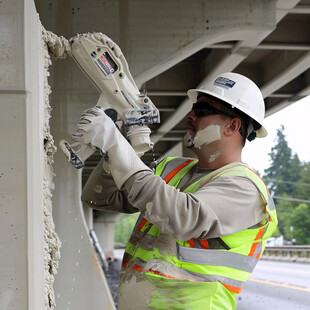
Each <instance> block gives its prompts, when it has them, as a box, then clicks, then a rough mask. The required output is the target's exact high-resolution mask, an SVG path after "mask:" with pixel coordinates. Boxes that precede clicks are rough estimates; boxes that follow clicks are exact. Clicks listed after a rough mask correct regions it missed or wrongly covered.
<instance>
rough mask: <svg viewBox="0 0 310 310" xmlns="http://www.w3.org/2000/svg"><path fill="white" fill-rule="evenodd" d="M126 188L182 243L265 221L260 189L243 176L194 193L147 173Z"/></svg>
mask: <svg viewBox="0 0 310 310" xmlns="http://www.w3.org/2000/svg"><path fill="white" fill-rule="evenodd" d="M125 188H126V191H127V193H128V197H127V198H128V201H129V203H130V204H131V205H132V206H135V207H136V208H137V209H139V211H140V212H141V214H142V215H143V216H144V217H145V218H146V219H147V220H149V221H150V222H151V223H153V224H154V225H155V226H157V227H158V228H159V229H160V230H161V231H163V232H165V233H168V234H171V235H172V236H173V237H174V238H175V239H178V240H189V239H191V238H201V239H205V238H214V237H220V236H224V235H228V234H232V233H236V232H238V231H241V230H244V229H246V228H250V227H252V226H254V225H257V224H259V223H260V222H261V221H262V220H263V218H264V207H265V206H264V203H263V201H262V199H261V196H260V194H259V192H258V189H257V188H256V186H255V185H254V184H253V183H252V182H251V181H250V180H248V179H246V178H243V177H224V176H223V177H219V178H217V179H215V180H213V181H212V182H210V183H209V184H207V185H205V186H204V187H202V188H201V189H199V190H198V191H197V192H195V193H194V194H191V193H183V192H181V191H180V190H178V189H176V188H174V187H173V186H170V185H167V184H166V183H165V182H164V181H163V180H162V179H161V178H160V177H159V176H156V175H153V174H152V173H151V172H144V173H137V174H135V175H134V176H132V177H131V178H130V179H129V180H127V181H126V183H125Z"/></svg>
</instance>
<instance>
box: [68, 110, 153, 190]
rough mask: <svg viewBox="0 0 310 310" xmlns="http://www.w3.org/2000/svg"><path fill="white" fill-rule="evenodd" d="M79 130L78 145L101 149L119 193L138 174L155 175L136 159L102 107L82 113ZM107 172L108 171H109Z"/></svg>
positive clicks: (76, 134) (76, 135)
mask: <svg viewBox="0 0 310 310" xmlns="http://www.w3.org/2000/svg"><path fill="white" fill-rule="evenodd" d="M77 127H78V130H77V132H76V133H75V134H73V135H72V139H73V140H74V141H77V142H82V143H85V144H91V146H92V147H95V148H97V149H100V150H101V152H102V153H103V154H104V156H105V158H106V163H105V165H104V168H105V169H106V165H107V166H108V170H110V171H108V172H110V173H111V175H112V177H113V179H114V182H115V184H116V186H117V187H118V189H121V188H122V186H123V184H124V183H125V182H126V181H127V180H128V179H129V178H130V177H131V176H132V175H134V174H135V173H137V172H139V171H152V170H151V169H150V168H148V167H147V166H146V165H145V164H144V163H143V162H142V161H141V159H140V158H139V157H138V156H137V154H136V153H135V151H134V149H133V148H132V147H131V145H130V144H129V143H128V141H127V140H126V139H125V138H124V137H123V135H122V134H121V133H120V131H119V130H118V128H117V127H116V125H115V124H114V123H113V121H112V120H111V118H110V117H109V116H107V115H106V114H105V113H104V110H103V109H102V108H101V107H99V106H96V107H93V108H90V109H87V110H85V111H84V112H83V114H82V116H81V119H80V122H79V123H78V125H77ZM106 170H107V169H106Z"/></svg>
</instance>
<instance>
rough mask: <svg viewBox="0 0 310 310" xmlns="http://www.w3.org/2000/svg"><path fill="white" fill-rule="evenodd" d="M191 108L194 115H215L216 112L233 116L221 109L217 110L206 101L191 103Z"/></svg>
mask: <svg viewBox="0 0 310 310" xmlns="http://www.w3.org/2000/svg"><path fill="white" fill-rule="evenodd" d="M192 110H193V111H194V112H195V115H196V116H197V117H203V116H208V115H216V114H221V115H227V116H230V117H234V116H233V115H231V114H229V113H227V112H224V111H222V110H219V109H217V108H215V107H212V106H210V105H209V104H208V103H206V102H196V103H194V104H193V107H192Z"/></svg>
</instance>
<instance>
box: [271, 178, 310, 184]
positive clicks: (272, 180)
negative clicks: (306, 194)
mask: <svg viewBox="0 0 310 310" xmlns="http://www.w3.org/2000/svg"><path fill="white" fill-rule="evenodd" d="M265 180H266V182H268V181H270V182H275V183H287V184H293V185H301V186H310V184H309V183H299V182H291V181H282V180H276V179H265Z"/></svg>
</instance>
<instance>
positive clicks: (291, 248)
mask: <svg viewBox="0 0 310 310" xmlns="http://www.w3.org/2000/svg"><path fill="white" fill-rule="evenodd" d="M261 259H266V260H281V261H290V262H299V263H310V245H283V246H266V248H265V251H264V254H263V255H262V257H261Z"/></svg>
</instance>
